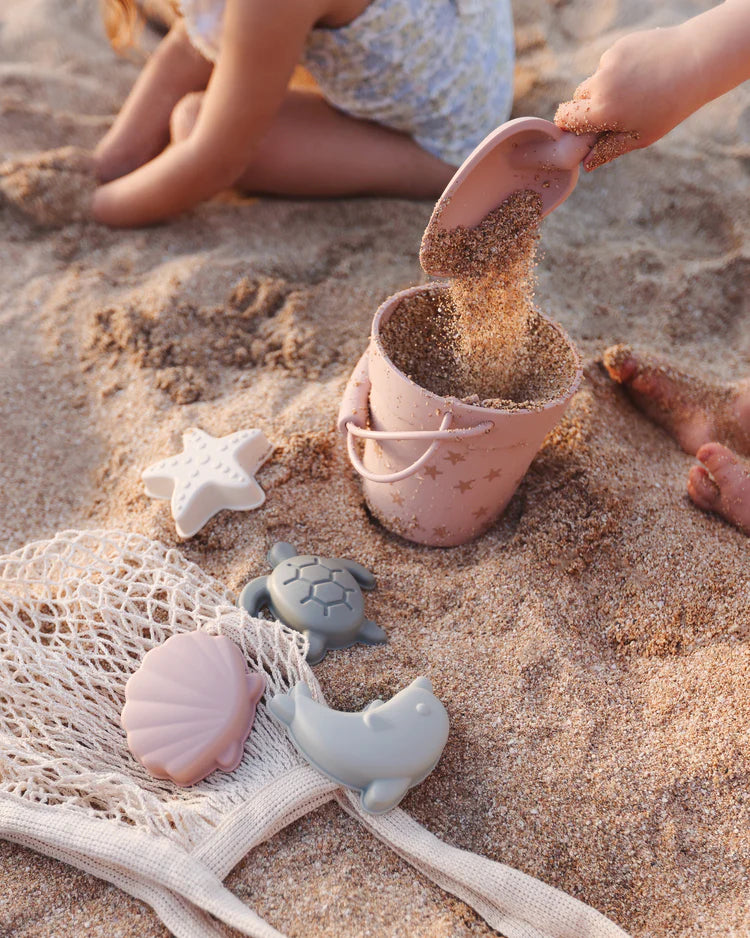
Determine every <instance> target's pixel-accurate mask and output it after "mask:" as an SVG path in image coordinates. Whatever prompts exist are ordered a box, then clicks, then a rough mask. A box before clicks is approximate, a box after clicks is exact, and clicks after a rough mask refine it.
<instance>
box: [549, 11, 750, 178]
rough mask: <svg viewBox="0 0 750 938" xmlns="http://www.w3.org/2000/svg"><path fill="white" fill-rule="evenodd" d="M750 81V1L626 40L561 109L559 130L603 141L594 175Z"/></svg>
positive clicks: (594, 158)
mask: <svg viewBox="0 0 750 938" xmlns="http://www.w3.org/2000/svg"><path fill="white" fill-rule="evenodd" d="M748 77H750V0H726V2H725V3H723V4H721V5H720V6H718V7H715V8H714V9H712V10H709V11H708V12H707V13H704V14H702V15H701V16H696V17H694V18H693V19H692V20H688V21H687V22H686V23H683V24H682V25H680V26H675V27H671V28H668V29H649V30H645V31H643V32H638V33H632V34H631V35H629V36H624V37H623V38H622V39H618V41H617V42H616V43H615V44H614V45H613V46H612V47H611V48H610V49H608V50H607V51H606V52H605V53H604V55H603V56H602V57H601V60H600V62H599V67H598V68H597V70H596V72H595V73H594V74H593V75H592V76H591V77H590V78H588V79H586V81H584V82H583V83H582V84H581V85H579V86H578V88H577V89H576V91H575V94H574V95H573V100H572V101H566V102H564V103H563V104H561V105H560V106H559V108H558V109H557V113H556V114H555V123H556V124H557V125H558V126H559V127H561V128H563V130H568V131H572V132H573V133H576V134H582V133H592V132H593V133H599V134H601V136H600V138H599V140H598V141H597V143H596V144H595V146H594V147H593V149H592V150H591V152H590V153H589V154H588V156H587V157H586V159H585V160H584V162H583V165H584V168H585V169H586V170H587V171H591V170H592V169H596V167H597V166H602V165H603V164H604V163H608V162H610V161H611V160H613V159H615V158H616V157H618V156H622V155H623V154H624V153H629V152H630V151H631V150H637V149H641V148H643V147H647V146H650V145H651V144H652V143H654V142H655V141H657V140H659V139H660V138H661V137H663V136H664V135H665V134H667V133H669V131H670V130H672V129H673V128H674V127H676V126H677V124H679V123H681V122H682V121H683V120H685V118H687V117H689V116H690V114H692V113H693V112H694V111H697V110H698V108H700V107H702V106H703V105H704V104H706V103H707V102H708V101H711V100H713V99H714V98H716V97H718V96H719V95H721V94H724V93H725V92H726V91H729V90H730V89H731V88H733V87H735V85H738V84H740V83H741V82H743V81H745V80H746V79H747V78H748Z"/></svg>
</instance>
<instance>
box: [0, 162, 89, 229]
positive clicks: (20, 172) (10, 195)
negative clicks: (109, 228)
mask: <svg viewBox="0 0 750 938" xmlns="http://www.w3.org/2000/svg"><path fill="white" fill-rule="evenodd" d="M95 188H96V178H95V176H94V169H93V160H92V157H91V154H90V153H89V152H88V151H86V150H80V149H78V148H77V147H62V148H61V149H59V150H49V151H48V152H46V153H40V154H39V155H38V156H34V157H31V158H29V159H25V160H15V161H14V160H10V161H8V162H6V163H2V164H0V204H2V203H5V204H7V205H10V206H12V207H13V208H14V209H16V210H17V211H19V212H20V213H21V214H22V215H23V216H24V217H25V218H27V219H29V220H31V221H32V222H34V223H35V224H37V225H42V226H44V227H61V226H63V225H66V224H69V223H70V222H74V221H83V220H85V219H87V218H89V217H90V204H91V198H92V196H93V193H94V189H95Z"/></svg>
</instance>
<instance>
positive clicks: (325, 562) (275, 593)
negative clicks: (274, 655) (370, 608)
mask: <svg viewBox="0 0 750 938" xmlns="http://www.w3.org/2000/svg"><path fill="white" fill-rule="evenodd" d="M268 562H269V563H270V564H271V566H272V567H273V568H274V569H273V572H272V573H271V574H270V575H269V576H259V577H256V578H255V579H254V580H251V581H250V582H249V583H248V584H247V585H246V586H245V588H244V589H243V590H242V592H241V593H240V598H239V605H240V606H242V607H243V608H244V609H247V611H248V612H249V613H250V615H253V616H255V615H257V614H258V613H259V612H260V610H261V609H264V608H266V609H269V610H270V611H271V612H272V613H273V615H274V616H275V617H276V618H277V619H279V620H280V621H281V622H283V623H284V624H285V625H288V626H290V627H291V628H293V629H296V631H298V632H302V633H304V635H305V636H306V638H307V639H308V641H309V643H310V647H309V650H308V652H307V660H308V661H309V663H310V664H317V663H318V662H319V661H321V660H322V659H323V658H324V657H325V654H326V652H327V651H330V650H331V649H334V648H348V647H349V646H350V645H353V644H354V643H355V642H364V643H365V644H367V645H379V644H382V643H383V642H384V641H385V640H386V634H385V632H384V631H383V629H381V628H380V626H379V625H376V624H375V623H374V622H372V621H370V620H369V619H366V618H365V603H364V599H363V598H362V590H363V589H364V590H371V589H374V587H375V577H374V576H373V575H372V573H370V571H369V570H367V569H366V568H365V567H363V566H362V564H360V563H357V562H356V561H354V560H343V559H340V558H336V559H328V558H326V557H313V556H309V555H303V556H298V555H297V552H296V550H295V549H294V547H292V545H291V544H286V543H284V542H283V541H279V542H278V543H277V544H274V545H273V547H272V548H271V550H270V551H269V552H268Z"/></svg>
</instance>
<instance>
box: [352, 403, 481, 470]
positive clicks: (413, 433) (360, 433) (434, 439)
mask: <svg viewBox="0 0 750 938" xmlns="http://www.w3.org/2000/svg"><path fill="white" fill-rule="evenodd" d="M452 420H453V414H452V413H450V411H449V412H448V413H446V414H445V415H444V416H443V419H442V420H441V422H440V426H439V427H438V429H437V430H366V429H365V428H364V427H358V426H357V424H356V423H353V422H352V421H351V420H349V421H347V423H346V431H347V433H346V446H347V449H348V450H349V459H350V460H351V463H352V465H353V466H354V468H355V469H356V470H357V472H358V473H359V474H360V475H361V476H362V477H363V478H365V479H367V480H368V482H400V481H401V480H402V479H408V478H409V476H411V475H414V473H415V472H417V471H418V470H419V469H421V468H422V466H424V464H425V463H426V462H427V460H428V459H429V458H430V456H432V454H433V453H434V452H435V450H436V449H437V448H438V446H440V443H441V441H443V440H456V439H457V440H462V439H464V437H467V436H478V435H479V434H480V433H486V432H487V430H490V429H492V427H493V426H494V424H493V423H492V421H491V420H483V421H482V422H481V423H478V424H477V425H476V426H475V427H466V428H464V427H456V428H454V429H450V425H451V422H452ZM355 437H359V438H360V439H363V440H430V441H431V442H430V445H429V447H428V448H427V449H426V450H425V452H424V453H423V454H422V455H421V456H420V457H419V459H417V460H415V461H414V462H413V463H412V464H411V465H410V466H407V467H406V469H401V470H399V471H398V472H391V473H386V474H383V475H377V474H376V473H374V472H370V470H369V469H365V467H364V465H363V463H362V460H361V459H360V458H359V456H358V455H357V451H356V449H355V448H354V438H355Z"/></svg>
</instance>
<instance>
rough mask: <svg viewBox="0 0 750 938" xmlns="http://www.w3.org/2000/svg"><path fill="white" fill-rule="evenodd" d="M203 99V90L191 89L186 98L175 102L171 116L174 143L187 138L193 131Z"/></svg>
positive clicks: (171, 131) (170, 123)
mask: <svg viewBox="0 0 750 938" xmlns="http://www.w3.org/2000/svg"><path fill="white" fill-rule="evenodd" d="M202 101H203V92H202V91H191V92H190V94H186V95H185V97H184V98H180V100H179V101H178V102H177V104H175V106H174V107H173V108H172V114H171V116H170V118H169V132H170V134H171V137H172V142H173V143H179V142H180V140H185V139H186V138H187V137H189V136H190V134H191V133H192V130H193V127H195V122H196V121H197V120H198V112H199V111H200V109H201V102H202Z"/></svg>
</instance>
